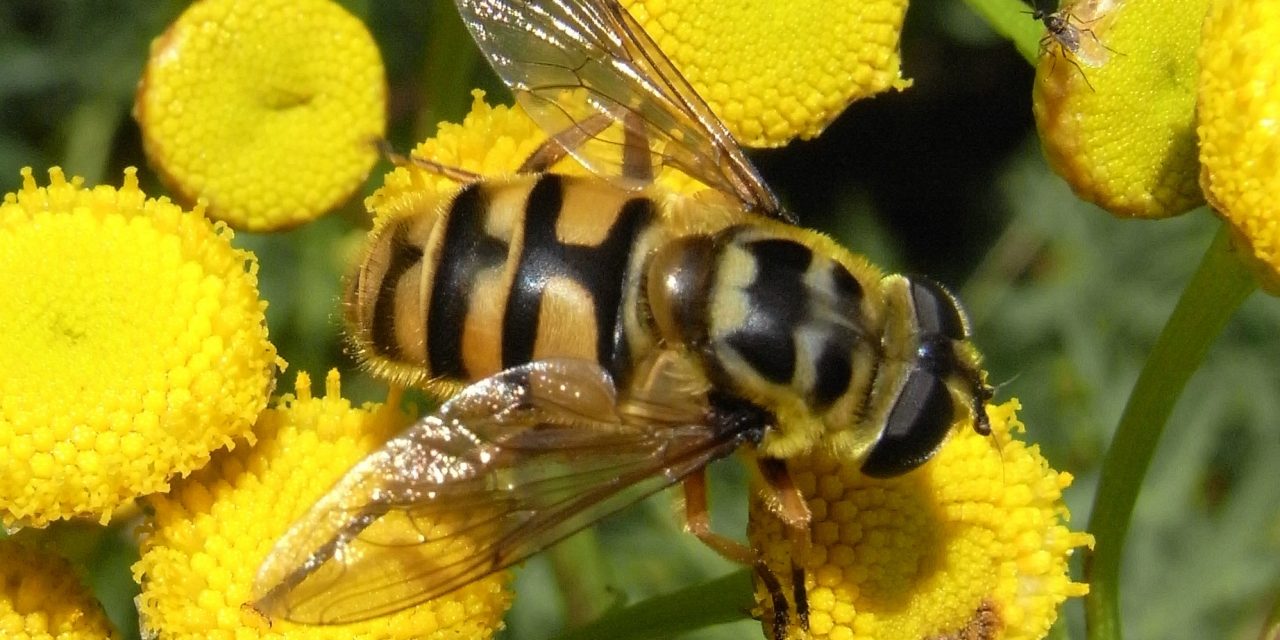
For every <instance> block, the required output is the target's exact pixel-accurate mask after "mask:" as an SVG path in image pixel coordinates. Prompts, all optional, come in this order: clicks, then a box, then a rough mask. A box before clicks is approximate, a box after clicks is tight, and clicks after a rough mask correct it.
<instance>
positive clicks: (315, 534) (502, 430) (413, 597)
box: [253, 360, 744, 624]
mask: <svg viewBox="0 0 1280 640" xmlns="http://www.w3.org/2000/svg"><path fill="white" fill-rule="evenodd" d="M659 386H660V387H669V386H670V385H668V384H665V383H664V384H660V385H659ZM658 403H659V401H658V400H657V399H656V398H655V397H654V396H653V395H652V394H650V397H648V398H646V399H645V400H644V402H643V403H642V407H643V408H642V409H641V410H638V411H635V412H629V410H628V409H627V408H626V407H620V406H619V404H618V398H617V395H616V393H615V390H614V387H613V384H612V382H611V380H610V378H609V376H608V374H607V373H605V372H604V371H603V370H601V369H600V367H599V366H598V365H596V364H594V363H590V362H587V361H582V360H544V361H539V362H534V363H531V364H528V365H523V366H520V367H515V368H512V369H508V370H506V371H504V372H502V373H499V374H497V375H495V376H493V377H490V378H488V379H485V380H483V381H481V382H478V383H476V384H474V385H472V386H470V387H467V388H466V389H465V390H463V391H462V392H461V393H460V394H459V395H458V396H455V397H454V398H453V399H452V400H450V401H449V402H447V403H445V404H444V405H443V406H442V407H441V408H440V410H439V411H437V412H436V413H435V414H433V415H431V416H428V417H426V418H424V419H422V420H421V421H419V422H417V423H416V424H414V425H412V426H410V427H409V428H408V429H406V430H405V431H404V432H402V433H401V434H400V435H398V436H397V437H395V438H393V439H392V440H390V441H388V442H387V443H386V445H384V446H383V447H382V448H381V449H380V450H378V451H376V452H374V453H373V454H371V455H369V456H368V457H367V458H365V459H364V460H363V461H362V462H360V463H359V464H358V465H356V466H355V467H354V468H352V469H351V471H349V472H348V473H347V475H346V476H345V477H344V478H343V479H342V480H341V481H339V482H338V483H337V484H336V485H335V486H334V488H333V489H332V490H331V491H330V492H329V493H328V495H326V496H325V498H324V499H322V500H321V501H320V502H319V503H317V504H316V505H315V506H314V507H312V509H311V510H310V511H309V512H308V513H307V514H306V515H305V516H304V517H303V518H302V519H300V520H299V521H298V522H296V523H295V524H294V525H293V527H292V528H291V529H290V531H289V532H288V533H287V534H286V535H285V536H284V537H283V538H281V540H280V541H279V542H278V543H277V544H276V546H275V548H274V549H273V550H272V552H271V554H270V555H269V556H268V558H267V560H266V561H265V562H264V563H263V565H262V567H261V568H260V569H259V572H258V576H257V580H256V582H255V585H254V600H255V602H254V603H253V606H254V607H255V608H257V609H258V610H259V611H261V612H263V613H264V614H266V615H268V616H270V617H276V616H280V617H284V618H286V619H289V620H293V621H296V622H304V623H310V624H337V623H346V622H353V621H357V620H363V619H367V618H372V617H376V616H379V615H384V614H387V613H391V612H393V611H396V610H399V609H402V608H405V607H408V606H412V605H414V604H418V603H421V602H424V601H426V600H429V599H431V598H434V597H436V596H439V595H443V594H445V593H447V592H449V591H452V590H453V589H456V588H458V587H461V586H463V585H465V584H467V583H469V582H472V581H474V580H476V579H478V578H480V577H483V576H485V575H487V574H489V573H492V572H494V571H497V570H500V569H502V568H504V567H507V566H510V565H511V564H513V563H516V562H519V561H520V560H522V559H524V558H526V557H528V556H529V555H530V554H533V553H535V552H537V551H539V550H541V549H542V548H544V547H546V546H547V545H549V544H551V543H553V542H556V541H557V540H560V539H561V538H564V537H565V536H567V535H569V534H571V533H573V532H574V531H576V530H578V529H580V528H582V527H585V526H587V525H588V524H591V523H592V522H594V521H596V520H599V519H600V518H602V517H604V516H605V515H608V514H609V513H612V512H613V511H616V510H617V509H619V508H621V507H623V506H626V505H627V504H630V503H632V502H635V501H636V500H639V499H640V498H643V497H644V496H646V495H649V494H651V493H653V492H655V491H657V490H658V489H661V488H663V487H665V486H667V485H670V484H672V483H674V482H676V481H677V480H679V479H680V478H682V477H684V476H685V475H687V474H689V473H692V472H693V471H696V470H697V469H699V468H701V467H703V466H704V465H706V464H707V463H708V462H709V461H710V460H712V459H715V458H718V457H721V456H724V455H727V454H728V453H730V452H731V451H733V449H734V448H736V447H737V446H738V444H740V442H741V441H742V439H743V438H744V436H743V435H742V434H736V433H715V432H714V431H715V430H713V429H712V428H710V427H708V426H705V425H702V424H699V423H698V422H697V420H699V419H701V420H705V416H706V404H705V403H696V402H690V401H689V398H688V397H681V398H672V403H670V405H669V406H668V407H666V408H665V409H661V410H659V409H657V404H658ZM694 413H696V414H698V415H693V414H694ZM640 416H644V417H640Z"/></svg>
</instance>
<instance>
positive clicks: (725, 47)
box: [622, 0, 910, 147]
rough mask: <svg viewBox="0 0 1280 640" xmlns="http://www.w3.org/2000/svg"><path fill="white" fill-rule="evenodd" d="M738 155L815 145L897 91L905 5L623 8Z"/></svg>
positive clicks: (663, 0) (819, 1) (816, 0)
mask: <svg viewBox="0 0 1280 640" xmlns="http://www.w3.org/2000/svg"><path fill="white" fill-rule="evenodd" d="M622 4H623V6H625V7H626V8H627V9H628V10H629V11H630V12H631V15H632V16H634V17H635V18H636V21H637V22H639V23H640V24H641V25H642V26H643V27H644V29H645V31H646V32H647V33H648V34H649V35H650V37H652V38H653V39H654V41H655V42H657V43H658V47H659V48H661V49H662V51H663V52H664V53H665V54H666V55H667V57H669V58H670V59H671V61H672V63H674V64H675V66H676V68H677V69H679V70H680V72H681V73H682V74H683V75H684V76H685V78H686V79H688V80H689V83H690V84H691V85H693V87H694V89H695V90H696V91H697V92H698V94H699V95H701V96H702V97H703V98H704V99H705V100H706V101H707V103H708V104H709V105H710V106H711V108H712V110H713V111H715V113H716V115H718V116H719V117H720V118H721V119H723V120H724V121H725V124H726V125H727V126H728V127H729V130H730V132H732V133H733V135H734V137H736V138H737V139H738V141H739V142H741V143H742V144H744V145H748V146H755V147H776V146H781V145H783V144H786V143H787V142H788V141H790V140H792V139H795V138H796V137H800V138H803V139H809V138H813V137H816V136H817V135H818V134H819V133H821V132H822V130H823V129H824V128H826V126H827V125H828V124H830V122H831V121H832V120H834V119H835V118H836V116H838V115H840V113H841V112H842V111H844V109H845V107H846V106H848V104H849V103H850V102H852V101H854V100H857V99H859V98H865V97H868V96H872V95H875V94H877V93H880V92H883V91H886V90H889V89H903V88H906V87H907V86H910V82H909V81H907V80H904V79H903V78H902V71H901V68H900V67H901V59H900V56H899V53H898V40H899V35H900V33H901V30H902V20H903V17H904V15H905V14H906V9H907V3H906V0H870V1H868V0H804V1H802V2H758V3H752V4H751V5H750V6H749V7H748V6H747V5H744V4H743V3H739V2H716V1H714V0H623V1H622Z"/></svg>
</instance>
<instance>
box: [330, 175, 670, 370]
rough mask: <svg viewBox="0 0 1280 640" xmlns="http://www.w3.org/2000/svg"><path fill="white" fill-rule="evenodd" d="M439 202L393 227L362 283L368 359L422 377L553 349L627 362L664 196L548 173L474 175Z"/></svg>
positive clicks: (356, 309)
mask: <svg viewBox="0 0 1280 640" xmlns="http://www.w3.org/2000/svg"><path fill="white" fill-rule="evenodd" d="M438 209H439V210H438V211H429V212H421V213H415V214H411V215H407V216H405V217H403V218H400V219H397V220H394V221H392V222H389V223H387V225H386V226H385V227H384V228H383V229H382V230H381V231H380V232H379V233H378V234H377V236H376V237H375V238H374V240H373V242H372V243H371V246H370V249H369V251H368V253H367V255H366V257H365V259H364V261H363V262H362V263H361V265H360V268H359V270H358V271H357V273H356V275H355V277H354V278H353V279H352V282H351V286H350V288H349V290H348V293H347V316H348V320H349V324H350V325H351V327H352V331H351V335H352V340H353V342H354V343H355V346H356V348H357V349H358V351H359V353H360V356H361V359H362V360H363V361H365V362H366V363H367V364H368V365H369V366H371V367H372V368H374V369H376V370H380V371H381V372H382V373H385V374H389V375H390V376H391V377H393V378H395V379H398V380H400V381H401V382H405V383H409V384H415V383H419V382H422V381H424V380H428V379H445V380H452V381H458V382H463V381H470V380H477V379H480V378H483V377H485V376H489V375H492V374H495V373H497V372H498V371H501V370H503V369H505V368H508V367H513V366H517V365H521V364H524V363H527V362H531V361H533V360H537V359H544V358H552V357H573V358H582V359H586V360H592V361H595V362H599V363H600V364H601V365H603V366H604V367H605V368H606V369H608V370H610V371H611V372H614V373H615V374H616V373H618V372H620V371H622V370H624V369H625V367H626V366H627V365H628V364H629V360H628V358H629V357H630V354H629V347H630V345H629V342H628V340H627V335H626V330H625V328H624V327H625V325H626V323H625V322H623V312H622V311H620V309H625V308H628V307H627V304H626V303H627V302H628V301H627V300H625V299H624V298H626V297H628V294H629V293H630V292H632V291H633V290H634V289H635V288H636V285H635V284H634V283H635V282H636V281H638V276H637V275H636V273H637V272H638V270H639V268H640V267H639V266H638V262H639V261H640V259H639V257H638V255H639V254H638V253H637V252H638V251H640V249H638V248H637V247H639V246H643V245H644V242H643V241H642V240H641V238H640V237H641V236H642V235H643V234H644V232H645V231H646V230H648V229H649V227H650V225H651V222H652V220H653V217H654V205H653V202H652V201H651V200H649V199H648V198H645V197H642V196H638V195H636V194H634V193H629V192H626V191H622V190H619V189H617V188H615V187H612V186H610V185H608V184H607V183H603V182H600V181H591V180H583V179H575V178H568V177H564V176H558V175H554V174H542V175H538V176H521V177H516V178H512V179H510V180H486V181H484V182H477V183H473V184H470V185H467V186H465V187H463V188H462V189H461V190H460V191H459V192H458V194H457V195H456V196H455V197H454V198H453V200H452V201H450V202H448V203H446V204H444V205H443V206H440V207H438ZM630 297H632V298H634V295H631V296H630ZM630 308H634V301H632V303H631V307H630Z"/></svg>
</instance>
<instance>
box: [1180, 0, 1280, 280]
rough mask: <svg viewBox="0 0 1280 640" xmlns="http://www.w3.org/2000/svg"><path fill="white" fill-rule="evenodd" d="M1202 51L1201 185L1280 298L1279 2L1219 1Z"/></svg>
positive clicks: (1211, 13)
mask: <svg viewBox="0 0 1280 640" xmlns="http://www.w3.org/2000/svg"><path fill="white" fill-rule="evenodd" d="M1203 38H1204V39H1203V42H1202V44H1201V46H1200V102H1199V111H1198V115H1199V134H1200V161H1201V163H1202V171H1201V174H1200V182H1201V185H1202V186H1203V187H1204V190H1205V195H1206V197H1207V198H1208V200H1209V202H1210V203H1212V205H1213V207H1214V209H1216V210H1217V211H1218V213H1219V215H1221V216H1222V217H1223V218H1224V219H1226V221H1227V223H1228V224H1230V225H1231V228H1232V229H1233V230H1234V231H1235V236H1236V239H1237V240H1238V244H1239V245H1241V246H1242V247H1245V248H1244V250H1243V251H1242V254H1243V255H1244V256H1245V257H1246V258H1247V259H1248V260H1249V261H1250V262H1252V264H1253V266H1254V267H1255V268H1254V271H1255V273H1257V274H1258V275H1259V276H1260V280H1261V282H1262V285H1263V286H1264V287H1266V288H1267V289H1268V290H1269V291H1270V292H1271V293H1273V294H1277V293H1280V125H1278V124H1277V123H1278V122H1280V85H1278V84H1277V83H1276V81H1275V80H1276V77H1277V75H1278V74H1280V5H1277V4H1276V3H1275V2H1271V1H1268V0H1232V1H1229V2H1221V1H1214V2H1213V3H1212V5H1211V8H1210V10H1209V15H1208V17H1207V18H1205V21H1204V35H1203Z"/></svg>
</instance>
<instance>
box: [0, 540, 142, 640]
mask: <svg viewBox="0 0 1280 640" xmlns="http://www.w3.org/2000/svg"><path fill="white" fill-rule="evenodd" d="M0 637H4V638H13V639H15V640H19V639H22V638H58V639H59V640H101V639H102V638H117V637H119V635H118V634H117V633H116V632H115V630H114V629H112V628H111V623H110V622H109V621H108V620H107V616H106V614H105V613H103V611H102V605H101V604H99V603H98V601H97V600H96V599H95V598H94V597H93V595H92V594H90V593H89V591H88V590H86V589H85V588H84V585H83V584H82V583H81V582H80V578H79V577H78V576H76V574H75V571H73V570H72V568H71V565H70V564H69V563H68V562H67V561H66V560H64V559H63V558H62V557H60V556H58V555H55V554H52V553H49V552H46V551H43V550H39V549H34V548H31V547H29V546H27V545H25V544H22V543H20V542H18V541H16V540H13V539H9V540H0Z"/></svg>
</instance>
